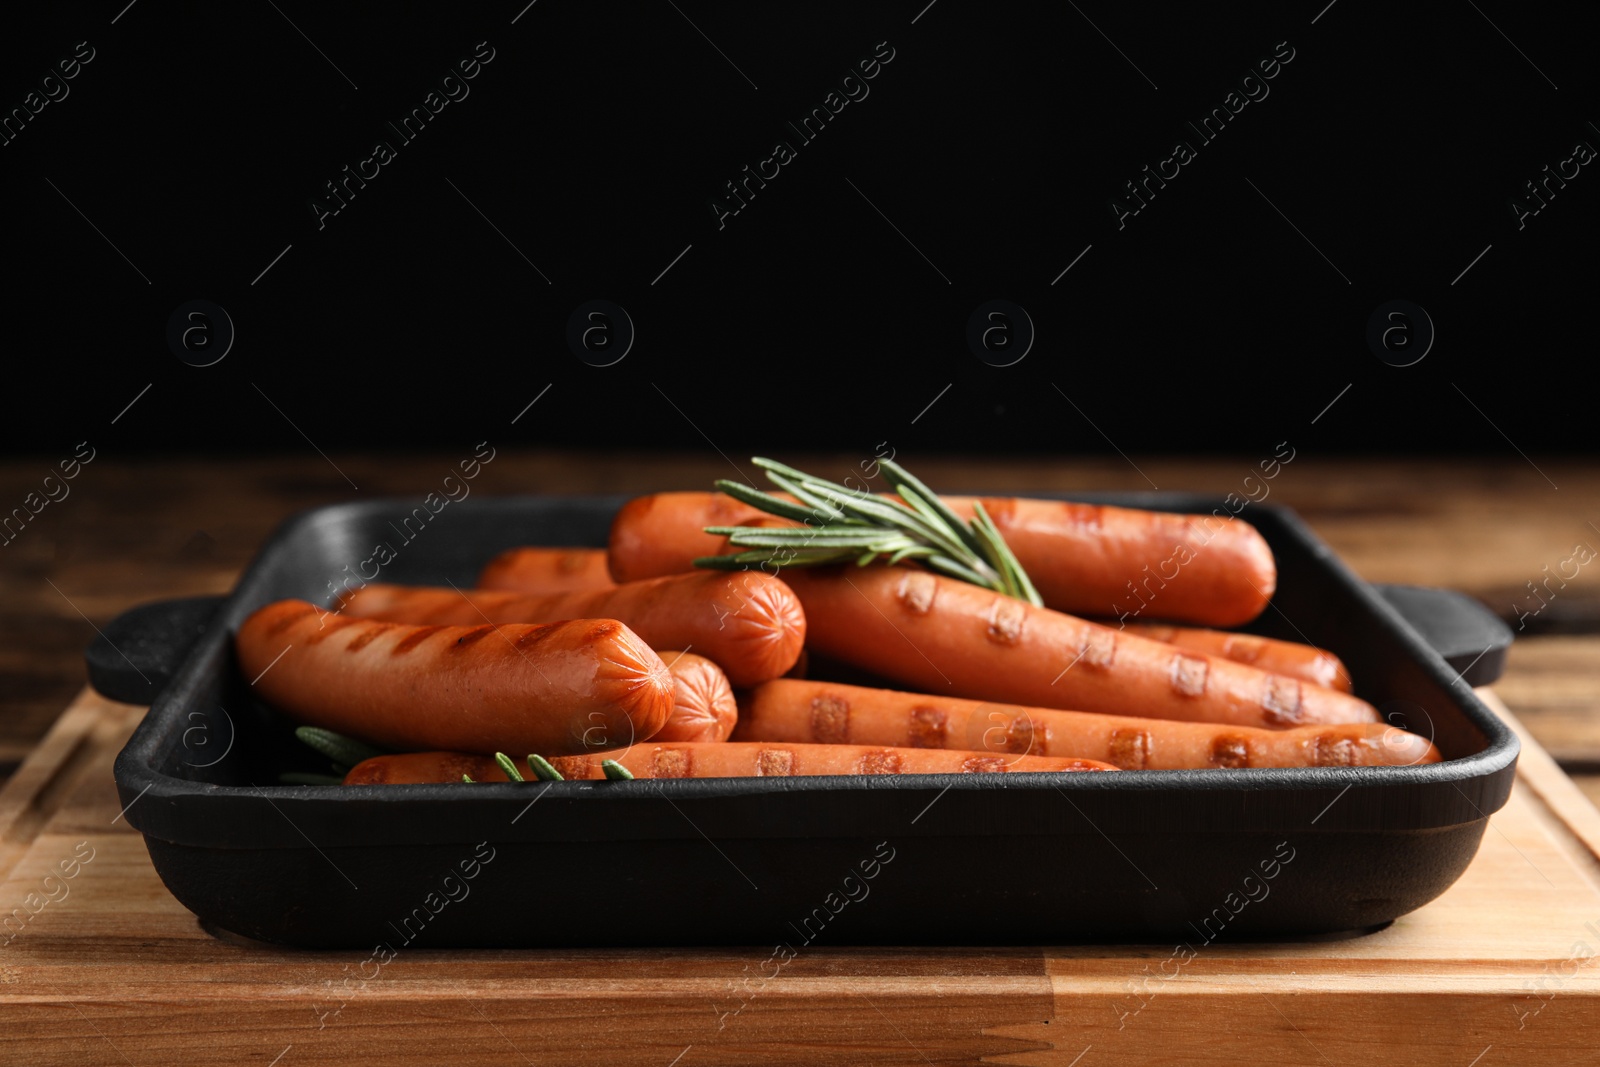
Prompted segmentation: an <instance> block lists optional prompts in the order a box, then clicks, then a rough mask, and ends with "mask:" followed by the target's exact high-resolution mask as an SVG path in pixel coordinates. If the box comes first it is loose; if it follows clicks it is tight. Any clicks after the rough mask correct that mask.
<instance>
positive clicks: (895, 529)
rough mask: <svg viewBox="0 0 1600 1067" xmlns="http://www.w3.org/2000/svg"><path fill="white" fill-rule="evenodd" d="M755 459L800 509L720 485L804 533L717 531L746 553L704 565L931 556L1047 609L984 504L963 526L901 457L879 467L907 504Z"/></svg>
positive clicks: (958, 574)
mask: <svg viewBox="0 0 1600 1067" xmlns="http://www.w3.org/2000/svg"><path fill="white" fill-rule="evenodd" d="M752 462H753V463H754V464H755V465H756V466H757V467H759V468H761V470H763V471H764V472H766V475H767V477H768V478H769V479H771V481H772V482H773V484H775V485H777V486H778V487H779V488H780V489H782V490H784V491H785V492H787V493H789V494H790V495H792V496H793V497H794V498H795V499H796V500H798V501H800V502H801V503H800V504H794V503H791V502H789V501H787V500H783V499H780V498H778V497H776V496H773V495H772V494H770V493H764V492H761V491H760V490H758V489H754V488H751V487H750V486H744V485H740V484H739V483H737V482H729V481H726V480H724V481H719V482H717V487H718V488H719V489H721V490H722V491H723V492H725V493H728V494H729V495H731V496H733V497H735V498H736V499H738V500H741V501H743V502H744V503H746V504H749V505H751V506H752V507H755V508H758V509H760V510H762V511H765V512H767V513H768V514H772V515H779V516H782V517H784V518H788V519H791V520H793V521H796V522H801V523H803V524H804V525H803V526H800V527H761V526H750V527H734V526H707V527H706V528H705V529H706V532H707V533H711V534H716V535H719V536H722V537H726V538H727V540H728V543H729V544H730V545H731V546H733V547H734V548H737V549H742V551H737V552H730V553H726V554H724V555H719V556H704V557H701V558H700V559H697V560H695V561H694V564H695V566H697V567H708V568H715V569H719V570H738V569H741V568H746V567H749V566H752V565H760V566H761V567H762V568H763V569H765V568H767V567H768V566H770V567H772V568H773V569H774V570H777V569H781V568H783V567H812V566H823V565H827V564H835V563H847V562H850V561H854V562H855V563H856V565H857V566H862V567H864V566H867V565H868V564H871V563H875V562H877V561H878V560H879V559H880V558H882V557H887V558H888V562H889V563H890V564H898V563H902V562H904V561H906V560H909V559H918V560H922V561H923V562H924V563H925V564H926V566H928V567H929V568H930V569H932V570H935V571H938V572H939V573H941V574H945V575H948V576H950V577H953V578H958V579H960V580H961V581H964V582H970V583H971V584H973V585H978V586H982V587H983V588H985V589H992V590H994V591H995V592H998V593H1004V594H1007V595H1009V596H1014V597H1018V598H1019V599H1023V600H1027V601H1029V602H1030V603H1033V604H1036V605H1037V604H1039V603H1040V602H1041V601H1040V598H1039V593H1038V590H1036V589H1035V588H1034V586H1033V583H1032V582H1031V581H1030V580H1029V578H1028V576H1027V574H1026V573H1025V572H1024V571H1023V569H1022V565H1021V564H1020V563H1018V562H1017V558H1016V556H1015V555H1014V554H1013V553H1012V551H1011V549H1010V547H1009V546H1007V545H1006V543H1005V538H1003V537H1002V536H1001V535H1000V531H999V529H998V528H997V527H996V526H995V524H994V520H993V519H991V518H990V517H989V515H988V513H987V512H986V511H985V510H984V508H983V506H982V504H981V503H979V504H977V505H975V507H974V517H973V518H972V519H971V520H970V521H965V520H963V519H962V518H961V517H960V516H959V515H957V514H956V513H955V512H954V511H952V510H951V509H950V507H949V505H947V504H945V503H944V501H942V500H941V499H940V498H939V496H938V495H937V494H936V493H934V492H933V490H931V489H929V488H928V487H927V486H926V485H924V484H923V483H922V482H920V481H918V480H917V479H916V478H914V477H913V476H912V475H911V474H910V473H909V472H908V471H907V470H906V469H905V468H903V467H901V466H900V465H899V464H897V463H894V462H893V461H891V460H880V461H879V465H880V468H881V469H882V470H883V472H884V474H885V476H886V477H887V478H888V480H889V482H890V484H891V485H893V486H894V488H895V491H896V492H897V493H898V494H899V497H900V499H898V500H894V499H889V498H887V497H880V496H875V495H873V494H871V493H868V492H866V491H865V490H863V489H851V488H849V487H848V486H844V485H840V484H839V483H838V482H834V481H829V480H828V479H826V478H818V477H816V476H815V475H810V474H806V473H805V472H804V471H799V470H795V469H794V468H793V467H789V466H786V465H784V464H782V463H779V462H777V461H776V460H772V459H767V458H766V457H764V456H756V457H754V458H753V459H752Z"/></svg>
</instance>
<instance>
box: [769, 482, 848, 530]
mask: <svg viewBox="0 0 1600 1067" xmlns="http://www.w3.org/2000/svg"><path fill="white" fill-rule="evenodd" d="M767 477H769V478H771V479H772V483H773V484H774V485H776V486H777V487H778V488H779V489H782V490H783V491H784V492H786V493H788V494H789V495H790V496H792V497H794V498H796V499H797V500H799V501H800V502H801V503H802V504H804V505H805V506H806V507H807V508H809V509H810V510H811V519H810V520H809V521H808V522H807V525H810V526H815V525H817V524H819V523H823V522H845V521H847V520H848V518H849V516H847V515H845V513H844V512H842V511H840V510H839V509H838V508H837V507H835V506H834V505H833V504H831V503H830V502H829V501H828V500H827V499H826V498H824V497H823V496H821V495H820V494H818V493H817V492H816V491H815V490H813V489H812V487H811V486H810V485H809V484H807V483H804V482H795V481H790V480H789V479H788V478H785V477H784V476H783V475H781V474H769V475H767Z"/></svg>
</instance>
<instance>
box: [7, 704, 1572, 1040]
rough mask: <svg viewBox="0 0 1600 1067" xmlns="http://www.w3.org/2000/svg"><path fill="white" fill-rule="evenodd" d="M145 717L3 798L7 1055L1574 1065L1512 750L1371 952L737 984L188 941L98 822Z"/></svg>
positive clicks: (860, 951) (1561, 909)
mask: <svg viewBox="0 0 1600 1067" xmlns="http://www.w3.org/2000/svg"><path fill="white" fill-rule="evenodd" d="M1483 692H1484V696H1485V699H1486V700H1488V701H1489V702H1490V704H1491V706H1492V707H1495V708H1496V709H1497V711H1499V712H1501V713H1502V714H1505V715H1506V717H1507V719H1508V721H1511V722H1512V724H1513V726H1517V725H1518V724H1516V723H1515V720H1514V719H1512V718H1511V717H1510V716H1509V714H1508V713H1506V712H1505V710H1504V707H1503V705H1501V704H1499V702H1498V701H1497V699H1496V698H1495V697H1494V695H1493V694H1492V693H1489V692H1488V691H1483ZM141 710H142V709H139V708H134V707H130V706H128V705H121V704H113V703H110V702H108V701H105V700H103V699H101V698H100V697H97V696H95V695H93V694H92V693H89V692H87V691H85V692H84V693H83V694H82V695H81V696H80V698H79V699H78V700H77V701H76V702H75V703H73V705H72V706H71V708H70V709H69V710H68V711H67V712H66V713H65V714H64V715H63V716H62V717H61V718H60V720H59V721H58V722H57V724H56V726H55V728H54V729H53V730H52V731H51V733H50V734H49V735H48V737H47V738H46V740H45V741H44V743H43V744H41V745H39V746H37V747H36V748H35V750H34V752H33V754H32V755H31V756H30V757H29V758H28V760H27V761H26V762H25V763H24V764H23V766H22V767H21V769H20V770H19V771H18V772H17V774H15V775H14V776H13V777H12V779H11V781H10V782H9V783H8V784H7V785H6V787H5V788H4V790H0V841H3V842H4V850H3V851H0V905H4V908H5V914H9V915H10V916H11V917H12V920H11V922H10V923H9V925H6V926H5V928H4V930H3V932H0V1063H7V1064H10V1063H16V1064H28V1065H37V1067H54V1065H62V1067H66V1065H72V1067H98V1065H101V1064H105V1065H115V1064H147V1063H163V1064H165V1063H180V1062H181V1063H184V1064H189V1065H192V1067H206V1065H211V1064H227V1065H234V1064H256V1065H260V1067H277V1065H280V1064H281V1065H282V1067H310V1065H329V1067H331V1065H335V1064H338V1065H344V1064H348V1063H351V1062H371V1063H382V1064H395V1065H402V1067H409V1065H430V1067H431V1065H435V1064H441V1063H450V1064H457V1065H461V1067H475V1065H479V1064H484V1065H487V1064H497V1065H499V1064H506V1063H513V1064H514V1063H529V1064H583V1063H602V1062H603V1063H607V1064H619V1065H624V1067H634V1065H638V1067H672V1065H675V1064H677V1065H683V1067H692V1065H694V1064H729V1065H733V1064H741V1065H742V1064H750V1063H763V1064H775V1065H787V1064H794V1065H832V1064H838V1065H858V1064H900V1065H917V1064H925V1063H926V1064H977V1063H1008V1064H1037V1065H1041V1067H1072V1065H1073V1064H1079V1063H1083V1064H1085V1065H1089V1067H1092V1065H1094V1064H1105V1065H1129V1067H1132V1065H1141V1067H1142V1065H1148V1064H1151V1063H1160V1064H1174V1065H1180V1064H1192V1065H1201V1064H1204V1065H1218V1067H1221V1065H1227V1067H1233V1065H1236V1064H1240V1063H1253V1064H1296V1065H1298V1064H1307V1063H1323V1062H1326V1063H1334V1064H1350V1063H1364V1064H1371V1065H1374V1067H1387V1065H1402V1064H1404V1065H1412V1064H1420V1065H1440V1067H1467V1065H1469V1064H1473V1063H1475V1062H1490V1063H1552V1064H1557V1063H1559V1064H1565V1063H1574V1064H1575V1063H1587V1062H1592V1059H1591V1058H1590V1057H1592V1055H1593V1048H1592V1046H1593V1034H1594V1033H1595V1032H1596V1027H1597V1026H1600V967H1595V966H1594V960H1595V959H1596V958H1600V860H1597V856H1600V812H1596V810H1595V809H1594V807H1593V806H1592V805H1590V804H1589V803H1588V802H1587V801H1586V800H1585V799H1584V798H1583V797H1582V796H1581V795H1579V794H1578V792H1577V791H1576V789H1575V787H1574V786H1573V785H1572V783H1571V782H1570V781H1569V780H1568V779H1567V778H1566V777H1565V776H1564V775H1563V774H1562V773H1561V772H1560V770H1559V769H1558V768H1557V767H1556V766H1555V765H1554V763H1553V762H1551V761H1550V759H1549V757H1548V756H1547V755H1545V754H1544V752H1543V751H1542V750H1541V749H1540V748H1539V747H1538V745H1537V743H1536V742H1534V741H1533V740H1532V739H1531V738H1530V737H1528V736H1527V735H1526V734H1525V733H1524V735H1523V736H1524V741H1525V744H1526V748H1525V749H1524V752H1523V756H1522V759H1521V762H1520V764H1519V774H1518V779H1517V783H1516V786H1515V787H1514V789H1513V791H1512V795H1511V797H1510V800H1509V802H1508V803H1507V805H1506V806H1505V808H1503V809H1502V810H1501V811H1500V812H1498V813H1497V814H1495V815H1494V817H1493V819H1492V821H1491V824H1490V830H1489V832H1488V833H1487V834H1486V835H1485V837H1484V840H1483V845H1482V847H1481V849H1480V851H1479V853H1478V855H1477V857H1476V858H1475V860H1474V861H1473V863H1472V865H1471V866H1470V867H1469V869H1468V870H1467V872H1466V873H1465V874H1464V875H1463V876H1462V878H1461V879H1460V880H1459V881H1458V882H1457V883H1456V884H1455V885H1454V886H1452V887H1451V888H1450V889H1449V890H1448V891H1446V892H1445V894H1444V895H1443V896H1441V897H1440V898H1439V899H1437V900H1435V901H1434V902H1432V903H1430V904H1428V905H1426V906H1425V907H1423V908H1421V909H1420V910H1418V911H1416V912H1413V913H1412V914H1410V915H1406V916H1403V917H1401V918H1400V919H1399V920H1397V921H1396V922H1395V923H1394V924H1392V925H1391V926H1389V927H1388V928H1386V929H1384V930H1381V931H1379V932H1377V933H1373V934H1369V935H1366V936H1362V937H1354V938H1348V939H1342V940H1322V941H1312V942H1283V943H1256V944H1244V943H1241V944H1231V943H1228V942H1227V941H1225V940H1219V941H1216V942H1213V943H1211V944H1208V945H1202V946H1200V947H1199V948H1198V949H1194V950H1191V952H1190V953H1189V954H1188V955H1179V954H1178V953H1177V950H1176V948H1169V947H1167V946H1162V945H1071V946H1062V945H1041V946H1032V947H1029V946H1020V947H1013V948H1005V949H986V948H956V949H950V948H895V947H887V948H882V947H852V948H833V947H829V946H827V945H825V944H819V945H816V946H812V947H809V948H807V949H806V950H805V951H804V952H802V953H801V954H800V955H799V956H798V957H797V958H795V959H794V960H792V961H790V962H789V963H788V965H787V966H786V967H784V968H783V969H782V970H781V972H780V973H779V974H778V975H776V976H775V977H772V978H771V979H770V980H768V979H765V978H760V977H758V978H757V979H756V980H755V981H752V978H751V976H752V973H757V974H759V972H760V971H761V969H762V961H763V960H765V959H766V958H767V957H768V956H769V955H770V950H769V949H766V948H757V947H752V948H748V949H740V948H717V949H651V950H646V951H629V950H622V949H606V950H572V949H560V950H487V951H486V950H475V951H452V950H446V949H435V950H424V949H411V950H405V949H402V950H401V951H400V952H399V954H398V955H397V956H396V957H395V958H394V959H392V960H389V961H387V962H386V963H385V964H384V965H383V966H382V967H380V968H378V969H377V972H376V973H375V974H374V973H371V972H370V971H369V970H368V968H367V964H368V962H369V961H368V959H367V956H368V954H367V953H365V952H333V951H329V952H311V951H300V950H292V949H284V948H279V947H276V946H270V945H264V944H260V943H256V942H251V941H248V940H245V939H242V938H238V937H234V936H231V935H227V934H214V933H212V932H209V931H207V930H206V929H203V928H202V926H201V925H200V923H199V922H198V921H197V920H196V918H195V917H194V916H193V915H192V914H191V913H189V912H188V911H186V910H185V909H184V908H183V906H182V905H181V904H179V903H178V902H177V901H176V900H175V899H174V898H173V897H172V896H171V894H169V893H168V892H167V891H166V889H165V887H163V886H162V884H161V882H160V879H159V878H158V877H157V875H156V873H155V871H154V870H153V868H152V867H151V865H150V860H149V856H148V854H147V853H146V851H145V847H144V843H143V841H142V840H141V838H140V837H139V835H138V834H137V833H136V832H134V831H133V830H131V829H129V827H128V825H127V822H126V820H125V819H123V818H122V817H121V816H122V812H121V810H120V808H119V801H118V799H117V796H116V791H115V789H114V787H113V784H112V781H111V761H112V759H113V758H114V756H115V754H116V752H117V751H118V749H119V748H120V747H121V745H122V743H123V741H124V740H125V738H126V736H127V735H128V733H129V732H130V731H131V730H132V729H133V727H134V726H135V725H136V724H137V722H138V720H139V716H140V714H141ZM1519 728H1520V727H1519ZM135 803H137V801H135ZM1306 847H1310V844H1309V843H1306ZM74 858H76V860H77V862H76V864H75V865H73V863H72V861H73V859H74ZM64 863H65V864H67V866H65V867H63V864H64ZM63 871H70V872H71V873H70V874H63V873H62V872H63ZM1166 976H1171V977H1166ZM1491 1055H1493V1056H1494V1059H1493V1060H1490V1059H1488V1057H1489V1056H1491ZM1091 1056H1092V1058H1090V1057H1091Z"/></svg>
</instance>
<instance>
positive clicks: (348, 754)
mask: <svg viewBox="0 0 1600 1067" xmlns="http://www.w3.org/2000/svg"><path fill="white" fill-rule="evenodd" d="M294 736H295V738H296V739H297V740H298V741H299V742H300V743H301V744H302V745H305V746H306V747H307V748H309V749H311V750H312V751H313V752H315V753H317V754H318V755H320V756H325V757H326V758H327V759H328V762H329V764H330V767H331V769H332V770H334V771H335V772H337V773H338V775H339V777H340V779H341V780H342V779H343V777H344V776H345V775H346V774H348V773H349V772H350V769H351V768H352V767H354V766H355V765H356V764H358V763H360V762H362V761H363V760H368V759H371V758H372V757H373V756H382V755H386V753H385V752H384V750H383V749H381V748H373V747H372V746H371V745H369V744H367V743H366V742H364V741H357V740H356V739H355V738H352V737H345V736H344V735H343V734H336V733H334V732H333V731H332V730H324V729H322V727H320V726H297V727H295V731H294ZM285 784H294V785H317V784H319V783H317V782H294V783H285Z"/></svg>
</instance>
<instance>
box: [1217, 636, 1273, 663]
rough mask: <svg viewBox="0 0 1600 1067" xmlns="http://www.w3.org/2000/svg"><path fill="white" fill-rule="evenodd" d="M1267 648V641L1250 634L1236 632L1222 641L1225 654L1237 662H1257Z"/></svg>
mask: <svg viewBox="0 0 1600 1067" xmlns="http://www.w3.org/2000/svg"><path fill="white" fill-rule="evenodd" d="M1266 650H1267V643H1266V642H1265V641H1263V640H1261V638H1259V637H1251V636H1250V635H1248V634H1234V635H1233V636H1232V637H1230V638H1228V639H1227V640H1226V641H1224V642H1223V643H1222V652H1223V655H1225V656H1227V657H1228V658H1229V659H1231V660H1233V661H1234V662H1235V663H1255V662H1256V661H1257V660H1259V659H1260V658H1261V653H1263V652H1265V651H1266Z"/></svg>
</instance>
